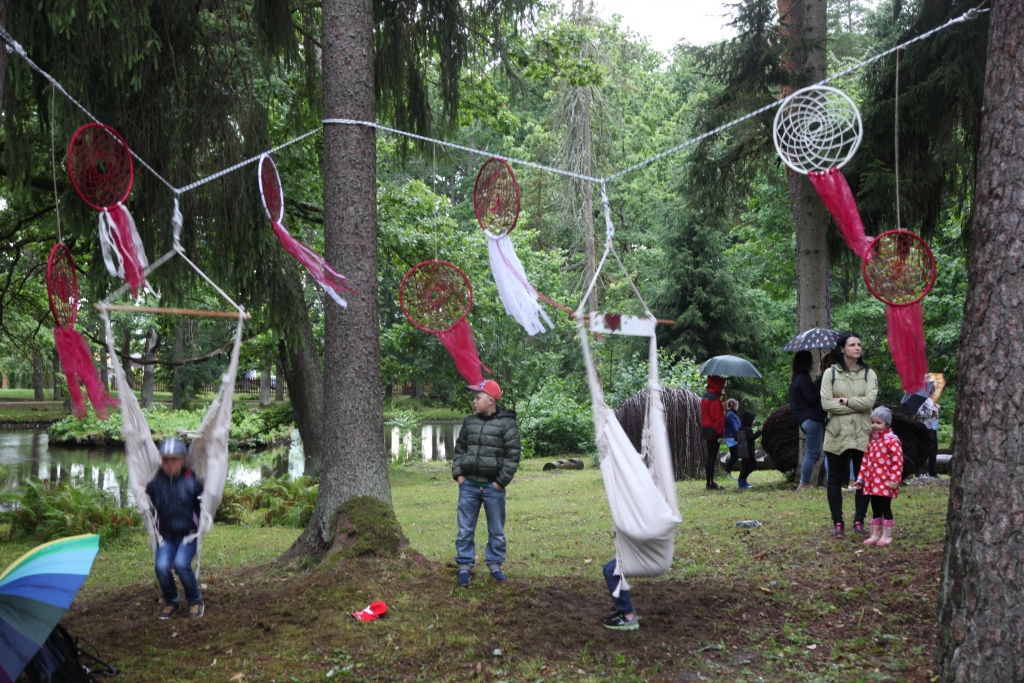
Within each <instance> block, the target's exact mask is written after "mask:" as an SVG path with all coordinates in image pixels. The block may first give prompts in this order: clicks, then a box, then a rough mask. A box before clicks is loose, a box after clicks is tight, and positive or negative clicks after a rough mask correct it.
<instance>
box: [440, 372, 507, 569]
mask: <svg viewBox="0 0 1024 683" xmlns="http://www.w3.org/2000/svg"><path fill="white" fill-rule="evenodd" d="M466 388H467V389H470V390H471V391H472V392H473V408H474V409H475V410H476V412H475V413H474V414H473V415H470V416H469V417H467V418H466V419H465V420H464V421H463V423H462V431H461V432H459V438H458V439H457V440H456V441H455V455H454V457H453V458H452V478H453V479H455V481H457V482H459V504H458V507H457V512H458V522H459V535H458V536H457V537H456V538H455V562H456V563H457V564H458V565H459V585H460V586H468V585H469V580H470V571H471V570H472V569H473V565H474V564H475V563H476V544H475V542H474V540H475V537H476V522H477V519H478V518H479V517H480V506H481V505H482V506H483V508H484V514H486V515H487V552H486V555H485V558H486V560H487V568H488V569H489V570H490V571H491V578H492V579H494V580H495V581H507V580H508V579H507V578H506V577H505V574H504V573H503V572H502V571H501V565H502V563H503V562H504V561H505V545H506V544H505V488H506V487H507V486H508V485H509V484H510V483H512V478H513V477H514V476H515V474H516V470H517V469H519V455H520V452H521V451H522V447H521V445H520V443H519V427H518V425H517V424H516V414H515V413H514V412H513V411H511V410H508V409H506V408H502V407H501V406H499V405H498V400H499V399H500V398H501V387H500V386H498V383H497V382H495V381H494V380H485V381H483V382H481V383H480V384H476V385H469V386H467V387H466Z"/></svg>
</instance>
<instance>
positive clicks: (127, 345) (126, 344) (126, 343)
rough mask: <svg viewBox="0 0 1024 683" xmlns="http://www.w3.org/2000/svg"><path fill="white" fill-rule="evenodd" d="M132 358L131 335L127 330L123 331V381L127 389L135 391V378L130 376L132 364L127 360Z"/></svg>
mask: <svg viewBox="0 0 1024 683" xmlns="http://www.w3.org/2000/svg"><path fill="white" fill-rule="evenodd" d="M131 357H132V333H131V331H130V330H129V329H128V328H125V330H124V336H123V337H121V358H122V359H123V360H122V361H121V362H122V363H123V364H124V379H125V384H127V385H128V386H127V387H126V388H128V389H132V390H134V389H135V377H134V376H133V375H132V362H131V361H130V360H128V359H129V358H131Z"/></svg>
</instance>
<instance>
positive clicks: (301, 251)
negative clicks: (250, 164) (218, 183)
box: [256, 154, 359, 308]
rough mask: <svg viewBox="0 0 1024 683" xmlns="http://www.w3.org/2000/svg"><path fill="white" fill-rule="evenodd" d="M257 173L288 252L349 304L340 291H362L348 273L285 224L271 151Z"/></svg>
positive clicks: (266, 208)
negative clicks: (346, 277)
mask: <svg viewBox="0 0 1024 683" xmlns="http://www.w3.org/2000/svg"><path fill="white" fill-rule="evenodd" d="M256 174H257V178H258V179H259V184H260V200H261V201H262V202H263V210H264V211H266V213H267V218H269V219H270V224H271V226H273V228H274V235H275V236H276V237H277V241H278V242H279V243H280V244H281V246H282V247H283V248H284V250H285V251H286V252H288V253H289V254H290V255H291V256H292V257H293V258H294V259H295V260H297V261H298V262H299V263H301V264H302V265H303V267H305V269H306V270H308V271H309V274H310V275H312V276H313V279H314V280H316V282H317V284H319V285H320V286H321V287H322V288H323V290H324V291H325V292H327V294H328V295H330V297H331V298H332V299H334V301H335V302H337V304H338V305H339V306H341V307H342V308H345V307H346V306H348V303H347V302H346V301H345V299H343V298H342V297H341V295H340V294H339V292H348V293H350V294H358V293H359V292H357V291H356V290H354V289H352V288H350V287H349V286H348V280H346V279H345V276H344V275H342V274H341V273H339V272H338V271H336V270H335V269H334V268H332V267H331V266H330V265H328V263H327V261H326V260H324V257H323V256H321V255H320V254H318V253H317V252H315V251H314V250H313V249H312V248H311V247H310V246H309V245H307V244H305V243H303V242H300V241H299V240H297V239H295V238H294V237H292V234H291V233H290V232H288V229H287V228H285V227H284V224H283V221H284V188H283V187H282V186H281V176H280V175H278V173H277V166H276V165H275V164H274V160H273V159H271V158H270V155H269V154H264V155H263V156H261V157H260V163H259V166H258V167H257V169H256Z"/></svg>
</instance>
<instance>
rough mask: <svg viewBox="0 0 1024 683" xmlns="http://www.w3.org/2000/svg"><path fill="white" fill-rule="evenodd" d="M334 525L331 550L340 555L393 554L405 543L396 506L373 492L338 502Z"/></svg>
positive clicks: (389, 555)
mask: <svg viewBox="0 0 1024 683" xmlns="http://www.w3.org/2000/svg"><path fill="white" fill-rule="evenodd" d="M333 526H334V528H335V529H336V532H335V536H334V546H333V547H332V549H331V553H332V554H336V555H338V556H340V557H391V556H394V555H396V554H397V553H398V551H399V549H400V548H401V547H402V545H404V544H406V541H405V538H404V537H403V536H402V528H401V527H400V526H399V524H398V518H397V517H396V516H395V508H394V507H393V506H391V505H388V504H387V503H385V502H383V501H380V500H377V499H376V498H373V497H372V496H360V497H358V498H351V499H349V500H347V501H345V502H344V503H342V504H341V505H339V506H338V509H337V511H336V512H335V522H334V525H333Z"/></svg>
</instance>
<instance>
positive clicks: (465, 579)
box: [459, 569, 469, 586]
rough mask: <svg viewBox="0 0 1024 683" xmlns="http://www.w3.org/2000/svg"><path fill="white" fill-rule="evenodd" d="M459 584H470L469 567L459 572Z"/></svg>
mask: <svg viewBox="0 0 1024 683" xmlns="http://www.w3.org/2000/svg"><path fill="white" fill-rule="evenodd" d="M459 585H460V586H468V585H469V570H468V569H463V570H462V571H460V572H459Z"/></svg>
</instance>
